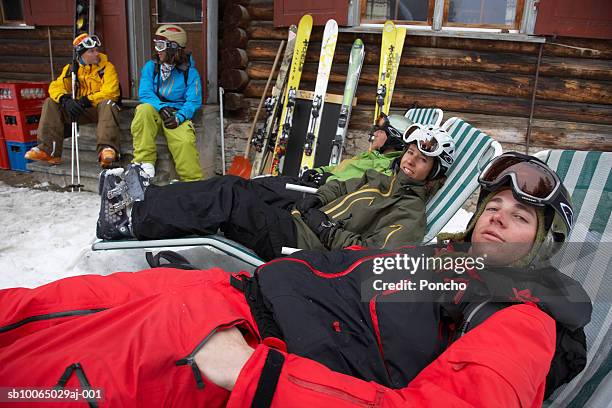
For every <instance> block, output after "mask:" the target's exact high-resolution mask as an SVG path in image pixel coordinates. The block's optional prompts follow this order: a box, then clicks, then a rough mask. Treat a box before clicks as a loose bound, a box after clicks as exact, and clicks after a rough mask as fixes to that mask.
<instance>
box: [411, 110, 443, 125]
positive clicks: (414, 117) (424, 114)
mask: <svg viewBox="0 0 612 408" xmlns="http://www.w3.org/2000/svg"><path fill="white" fill-rule="evenodd" d="M404 116H405V117H407V118H408V119H410V120H411V121H413V122H414V123H418V124H420V125H434V126H440V123H442V116H443V112H442V109H438V108H413V109H409V110H408V111H407V112H406V114H405V115H404Z"/></svg>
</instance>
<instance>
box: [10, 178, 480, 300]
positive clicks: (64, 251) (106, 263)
mask: <svg viewBox="0 0 612 408" xmlns="http://www.w3.org/2000/svg"><path fill="white" fill-rule="evenodd" d="M36 187H37V188H22V187H12V186H9V185H7V184H4V183H2V182H0V289H4V288H10V287H18V286H21V287H29V288H32V287H36V286H39V285H42V284H45V283H48V282H51V281H53V280H56V279H60V278H64V277H67V276H75V275H82V274H99V275H107V274H109V273H112V272H116V271H138V270H141V269H146V268H148V265H147V263H146V261H145V258H144V252H145V250H143V249H131V250H123V251H96V252H93V251H91V249H90V247H91V243H92V242H93V240H94V238H95V230H96V220H97V218H98V211H99V208H100V198H99V196H98V195H97V194H94V193H89V192H81V193H69V192H55V191H45V190H44V187H45V186H44V185H40V186H36ZM41 188H42V189H41ZM469 216H470V213H468V212H466V211H463V210H460V211H459V212H458V213H457V214H456V215H455V217H453V219H452V220H451V221H450V222H449V224H448V225H447V226H446V227H445V228H444V230H445V231H459V230H462V229H463V228H464V227H465V225H466V224H467V221H468V220H469ZM184 252H185V254H187V255H188V256H187V257H188V259H190V260H192V261H193V260H194V257H197V258H198V261H199V262H196V263H195V264H196V265H198V266H199V267H202V268H204V267H208V266H212V265H219V266H221V267H225V268H226V269H228V268H229V270H239V269H241V265H238V264H236V263H235V262H233V261H228V260H226V259H225V258H226V257H223V256H221V255H219V254H216V253H213V252H210V251H206V250H204V249H203V248H192V249H188V250H185V251H184Z"/></svg>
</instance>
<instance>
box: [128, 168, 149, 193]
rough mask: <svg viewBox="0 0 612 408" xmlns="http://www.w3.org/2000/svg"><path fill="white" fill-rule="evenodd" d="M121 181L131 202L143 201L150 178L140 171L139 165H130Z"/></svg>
mask: <svg viewBox="0 0 612 408" xmlns="http://www.w3.org/2000/svg"><path fill="white" fill-rule="evenodd" d="M123 180H124V181H125V184H126V185H127V193H128V195H129V196H130V199H131V200H132V201H142V200H144V194H145V190H146V189H147V187H149V184H151V177H150V176H149V175H148V174H147V172H146V171H144V170H143V169H142V167H141V166H140V164H130V165H129V166H128V168H127V170H126V172H125V175H124V176H123Z"/></svg>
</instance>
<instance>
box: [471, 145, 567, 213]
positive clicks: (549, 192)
mask: <svg viewBox="0 0 612 408" xmlns="http://www.w3.org/2000/svg"><path fill="white" fill-rule="evenodd" d="M508 180H510V181H511V182H512V187H513V190H514V192H515V193H516V194H518V195H519V196H520V197H521V198H522V199H524V200H525V201H526V202H528V203H532V204H534V205H544V204H549V203H551V202H552V200H553V198H554V197H555V195H556V193H557V191H558V190H559V188H560V186H561V181H560V180H559V176H557V174H556V173H555V172H554V171H552V170H551V169H549V168H548V167H547V166H546V165H545V164H543V163H540V162H538V161H535V160H533V159H531V160H526V159H525V158H524V157H521V156H517V155H516V154H514V153H505V154H503V155H501V156H499V157H498V158H496V159H495V160H493V161H491V162H490V163H489V164H487V166H485V168H484V170H483V171H482V173H481V175H480V176H479V178H478V181H479V182H480V184H481V185H482V186H483V187H485V188H488V189H491V190H494V189H495V188H496V187H499V186H501V185H503V184H504V183H506V182H507V181H508Z"/></svg>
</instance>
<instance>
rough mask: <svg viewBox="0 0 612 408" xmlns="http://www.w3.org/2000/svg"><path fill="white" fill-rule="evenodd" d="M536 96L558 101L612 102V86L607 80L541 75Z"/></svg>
mask: <svg viewBox="0 0 612 408" xmlns="http://www.w3.org/2000/svg"><path fill="white" fill-rule="evenodd" d="M536 96H537V98H538V99H548V100H556V101H568V102H585V103H599V104H611V103H612V86H610V83H609V82H605V81H593V80H587V79H562V78H553V77H540V79H539V82H538V91H537V94H536Z"/></svg>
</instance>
